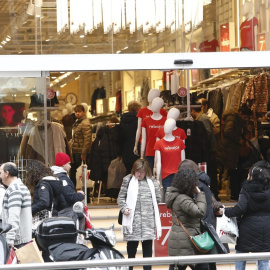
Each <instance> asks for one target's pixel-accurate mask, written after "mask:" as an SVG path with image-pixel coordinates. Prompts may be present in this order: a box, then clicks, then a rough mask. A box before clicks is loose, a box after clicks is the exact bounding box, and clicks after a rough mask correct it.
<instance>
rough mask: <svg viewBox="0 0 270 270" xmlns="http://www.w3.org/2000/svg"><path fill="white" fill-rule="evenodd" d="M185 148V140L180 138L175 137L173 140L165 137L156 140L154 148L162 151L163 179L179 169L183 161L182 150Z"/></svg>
mask: <svg viewBox="0 0 270 270" xmlns="http://www.w3.org/2000/svg"><path fill="white" fill-rule="evenodd" d="M185 148H186V146H185V144H184V142H183V141H182V140H181V139H178V138H175V139H174V140H173V141H172V142H168V141H165V140H164V139H161V140H159V141H157V142H156V144H155V147H154V149H155V150H158V151H160V155H161V178H162V179H164V178H165V177H167V176H169V175H170V174H172V173H176V172H177V171H178V166H179V164H180V162H181V151H182V150H183V149H185Z"/></svg>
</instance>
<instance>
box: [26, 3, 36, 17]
mask: <svg viewBox="0 0 270 270" xmlns="http://www.w3.org/2000/svg"><path fill="white" fill-rule="evenodd" d="M26 13H27V14H28V15H30V16H34V13H35V5H34V4H33V2H32V0H30V3H29V5H28V7H27V10H26Z"/></svg>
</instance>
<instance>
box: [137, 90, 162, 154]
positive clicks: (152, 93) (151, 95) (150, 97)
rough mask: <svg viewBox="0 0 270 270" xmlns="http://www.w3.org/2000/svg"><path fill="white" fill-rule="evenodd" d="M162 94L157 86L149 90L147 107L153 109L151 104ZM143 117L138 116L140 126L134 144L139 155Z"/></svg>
mask: <svg viewBox="0 0 270 270" xmlns="http://www.w3.org/2000/svg"><path fill="white" fill-rule="evenodd" d="M159 96H160V91H159V90H158V89H157V88H153V89H151V90H150V91H149V93H148V97H147V98H148V103H149V105H148V106H147V108H148V109H149V110H151V104H152V101H153V99H154V98H156V97H159ZM142 120H143V119H142V118H141V117H138V127H137V131H136V138H135V145H134V149H133V152H134V154H135V155H138V143H139V139H140V136H141V130H142V129H141V125H142Z"/></svg>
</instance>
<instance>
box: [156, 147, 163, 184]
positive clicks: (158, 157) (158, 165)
mask: <svg viewBox="0 0 270 270" xmlns="http://www.w3.org/2000/svg"><path fill="white" fill-rule="evenodd" d="M155 164H156V175H157V181H158V184H159V185H160V183H161V182H162V181H161V154H160V151H158V150H156V151H155Z"/></svg>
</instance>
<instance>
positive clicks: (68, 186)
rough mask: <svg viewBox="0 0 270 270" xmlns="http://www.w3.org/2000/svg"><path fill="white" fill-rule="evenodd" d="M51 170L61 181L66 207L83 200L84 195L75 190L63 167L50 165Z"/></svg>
mask: <svg viewBox="0 0 270 270" xmlns="http://www.w3.org/2000/svg"><path fill="white" fill-rule="evenodd" d="M51 170H52V171H53V173H54V174H55V175H56V176H57V177H58V179H59V180H60V181H61V182H62V185H63V186H62V193H63V196H64V198H65V200H66V205H67V207H70V206H73V204H74V203H75V202H80V201H83V200H84V195H83V194H82V193H77V192H75V188H74V184H73V182H72V181H71V180H70V178H69V177H68V175H67V172H66V171H65V170H64V169H63V168H61V167H58V166H52V167H51Z"/></svg>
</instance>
